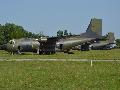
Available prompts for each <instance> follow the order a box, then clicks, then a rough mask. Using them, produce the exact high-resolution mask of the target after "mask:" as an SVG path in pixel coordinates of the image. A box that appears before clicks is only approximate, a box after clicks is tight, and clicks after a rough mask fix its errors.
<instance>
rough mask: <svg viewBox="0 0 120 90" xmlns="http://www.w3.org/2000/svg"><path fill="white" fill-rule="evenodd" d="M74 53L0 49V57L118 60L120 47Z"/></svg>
mask: <svg viewBox="0 0 120 90" xmlns="http://www.w3.org/2000/svg"><path fill="white" fill-rule="evenodd" d="M73 52H74V54H67V53H56V54H54V55H37V54H33V53H25V54H24V55H17V54H15V55H10V54H9V53H7V52H6V51H0V58H6V59H13V58H15V59H16V58H28V59H29V58H30V59H41V58H42V59H43V58H48V59H95V60H96V59H97V60H98V59H101V60H103V59H113V60H114V59H115V60H120V49H113V50H91V51H73Z"/></svg>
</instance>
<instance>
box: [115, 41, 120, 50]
mask: <svg viewBox="0 0 120 90" xmlns="http://www.w3.org/2000/svg"><path fill="white" fill-rule="evenodd" d="M116 45H117V47H119V48H120V39H116Z"/></svg>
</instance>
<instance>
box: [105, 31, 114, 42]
mask: <svg viewBox="0 0 120 90" xmlns="http://www.w3.org/2000/svg"><path fill="white" fill-rule="evenodd" d="M107 42H108V43H110V44H114V43H115V36H114V33H113V32H109V33H108V34H107Z"/></svg>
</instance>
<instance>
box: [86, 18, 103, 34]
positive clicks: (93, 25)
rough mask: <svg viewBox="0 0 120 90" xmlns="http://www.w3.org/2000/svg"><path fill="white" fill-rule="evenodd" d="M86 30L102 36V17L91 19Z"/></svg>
mask: <svg viewBox="0 0 120 90" xmlns="http://www.w3.org/2000/svg"><path fill="white" fill-rule="evenodd" d="M86 32H91V33H95V34H97V35H99V36H102V19H96V18H93V19H91V21H90V24H89V26H88V28H87V31H86Z"/></svg>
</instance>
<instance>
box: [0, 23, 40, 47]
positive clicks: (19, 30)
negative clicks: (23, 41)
mask: <svg viewBox="0 0 120 90" xmlns="http://www.w3.org/2000/svg"><path fill="white" fill-rule="evenodd" d="M39 37H40V34H34V33H32V32H28V31H26V30H25V29H24V28H23V27H22V26H18V25H15V24H13V23H6V24H5V25H1V24H0V45H2V44H6V43H7V42H8V41H9V40H11V39H19V38H39Z"/></svg>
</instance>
